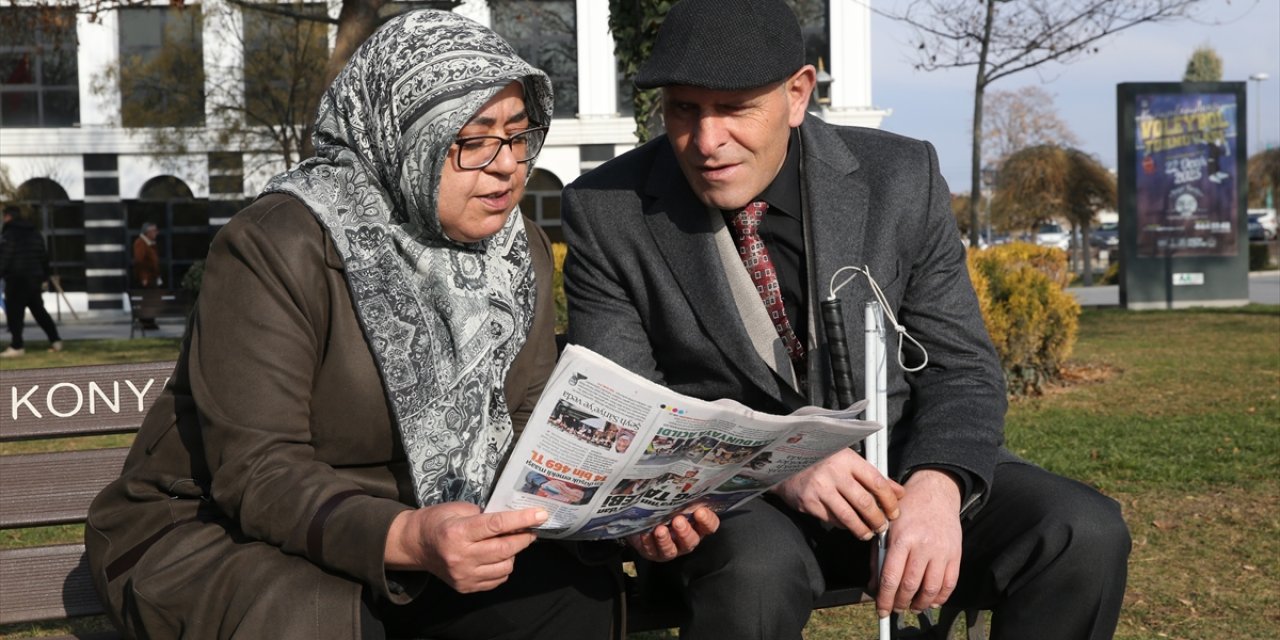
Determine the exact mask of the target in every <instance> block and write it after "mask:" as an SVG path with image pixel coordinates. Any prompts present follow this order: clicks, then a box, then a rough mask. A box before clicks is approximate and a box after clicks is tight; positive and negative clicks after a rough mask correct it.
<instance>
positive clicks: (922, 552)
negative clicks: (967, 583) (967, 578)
mask: <svg viewBox="0 0 1280 640" xmlns="http://www.w3.org/2000/svg"><path fill="white" fill-rule="evenodd" d="M906 490H907V491H906V495H905V496H904V497H903V498H902V500H901V502H899V505H900V506H901V508H902V515H901V517H899V518H897V519H895V520H894V521H893V528H892V529H890V531H889V548H888V551H887V553H886V554H885V561H884V567H883V568H882V569H881V573H880V581H879V587H878V593H877V594H876V612H877V613H878V614H879V615H880V617H882V618H883V617H885V616H888V615H889V612H890V611H891V610H892V611H899V612H901V611H905V610H907V609H910V610H911V611H913V612H920V611H924V610H925V609H928V608H930V607H933V606H940V605H942V603H944V602H946V601H947V598H949V597H951V592H952V591H953V590H955V588H956V581H958V580H959V578H960V554H961V546H960V544H961V533H960V488H959V485H957V483H956V481H955V479H954V478H952V477H951V475H950V474H948V473H946V472H944V471H938V470H934V469H923V470H920V471H917V472H915V473H914V474H912V475H911V478H910V479H909V480H907V485H906Z"/></svg>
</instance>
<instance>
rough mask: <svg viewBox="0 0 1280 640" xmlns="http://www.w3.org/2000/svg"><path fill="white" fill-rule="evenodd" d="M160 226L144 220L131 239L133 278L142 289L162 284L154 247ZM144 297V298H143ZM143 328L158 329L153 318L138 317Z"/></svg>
mask: <svg viewBox="0 0 1280 640" xmlns="http://www.w3.org/2000/svg"><path fill="white" fill-rule="evenodd" d="M159 235H160V228H159V227H157V226H156V224H155V223H154V222H144V223H143V224H142V230H141V231H140V232H139V233H138V237H136V238H134V239H133V279H134V283H135V284H136V285H137V286H138V287H140V288H142V289H159V288H160V287H162V286H164V279H163V278H161V277H160V252H159V251H158V250H157V249H156V237H158V236H159ZM144 299H145V298H144ZM138 321H139V322H140V323H141V324H142V328H143V329H159V328H160V325H158V324H156V319H155V318H142V317H140V318H138Z"/></svg>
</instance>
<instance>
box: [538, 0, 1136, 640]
mask: <svg viewBox="0 0 1280 640" xmlns="http://www.w3.org/2000/svg"><path fill="white" fill-rule="evenodd" d="M816 75H817V72H816V69H814V67H813V66H812V65H809V64H806V63H805V53H804V43H803V39H802V36H801V31H800V26H799V24H798V22H797V20H796V18H795V16H794V14H793V13H792V12H791V10H790V9H789V8H788V7H787V5H786V4H785V3H784V2H783V0H682V2H680V3H678V4H675V5H674V6H673V7H672V9H671V10H670V12H669V13H668V14H667V15H666V18H665V21H664V22H663V23H662V25H661V27H660V28H659V30H658V34H657V37H656V40H655V42H654V46H653V53H652V55H651V56H650V57H649V58H648V60H647V61H646V62H645V63H644V65H642V66H641V68H640V70H639V72H638V73H637V75H636V80H635V82H636V86H637V87H639V88H641V89H650V88H661V90H662V97H661V104H662V112H663V120H664V124H665V127H666V135H663V136H660V137H658V138H657V139H655V140H653V141H650V142H649V143H647V144H645V145H643V146H641V147H639V148H637V149H635V150H632V151H629V152H627V153H625V154H623V155H621V156H619V157H617V158H615V159H613V160H611V161H609V162H607V163H605V164H604V165H602V166H600V167H598V168H597V169H595V170H593V171H591V172H589V173H588V174H586V175H584V176H582V177H581V178H579V179H578V180H576V181H575V182H574V183H573V184H571V185H569V186H568V187H567V188H566V189H565V192H564V198H563V207H564V209H563V214H564V215H563V222H564V233H565V237H566V239H567V241H568V245H569V251H568V256H567V259H566V262H565V278H564V282H565V290H566V293H567V296H568V303H569V342H571V343H575V344H581V345H584V346H586V347H588V348H590V349H593V350H595V351H597V352H599V353H601V354H603V355H605V356H607V357H609V358H610V359H612V360H614V361H616V362H618V363H619V364H621V365H623V366H625V367H627V368H628V369H630V370H632V371H634V372H636V373H639V374H641V375H644V376H645V377H647V378H649V379H652V380H657V381H660V382H662V383H664V384H665V385H667V386H668V387H670V388H671V389H673V390H675V391H678V392H681V393H684V394H688V395H692V396H695V397H699V398H703V399H705V400H718V399H721V398H729V399H732V400H735V401H737V402H741V403H743V404H745V405H747V406H749V407H751V408H752V409H756V410H760V411H766V412H770V413H789V412H791V411H793V410H795V409H797V408H799V407H801V406H804V405H807V404H814V405H822V406H827V407H833V408H834V407H835V406H836V398H835V393H834V390H833V384H832V373H831V367H830V365H829V364H828V363H829V362H830V353H829V351H828V345H829V342H828V340H827V339H826V338H825V336H824V327H823V325H822V321H821V318H822V316H821V315H820V313H819V312H818V304H819V301H821V300H825V299H827V298H828V296H829V295H830V293H831V288H832V286H833V279H834V278H835V276H836V274H837V272H841V270H842V269H843V268H845V267H856V268H858V269H864V270H865V271H869V273H870V275H871V276H872V277H874V278H875V281H876V282H878V284H879V287H880V288H881V289H882V290H883V296H884V300H885V302H886V306H887V309H888V310H889V311H891V312H892V313H893V314H894V317H895V318H896V322H894V323H893V325H891V326H895V328H896V329H898V330H899V331H906V332H907V333H908V334H909V335H910V336H911V337H912V338H914V339H915V340H918V341H919V345H922V346H923V349H924V351H922V350H921V349H917V348H915V347H914V346H913V345H912V344H911V343H910V342H908V343H907V346H906V347H904V348H903V351H902V363H899V362H898V358H892V357H891V358H890V359H889V366H888V383H887V386H888V405H889V406H888V425H887V426H888V427H889V434H890V435H889V438H890V440H889V470H888V476H887V477H886V476H885V475H882V474H881V473H880V472H879V471H877V469H876V468H875V467H874V466H872V465H871V464H870V463H868V462H867V461H866V460H864V459H863V458H862V457H860V456H858V455H857V454H856V453H854V452H853V451H852V450H842V451H840V452H837V453H836V454H833V455H832V456H830V457H828V458H827V459H825V460H824V461H822V462H821V463H818V464H817V465H814V466H813V467H811V468H809V469H806V470H805V471H803V472H801V473H799V474H796V475H795V476H793V477H792V478H790V479H789V480H787V481H786V482H784V483H782V484H781V485H779V486H778V487H776V488H774V489H772V490H771V491H770V492H768V493H766V494H765V495H764V496H763V497H762V498H760V499H756V500H753V501H751V502H749V503H748V504H747V505H744V506H743V507H742V508H740V509H737V510H735V511H733V512H730V513H727V514H724V519H723V521H722V522H721V526H720V529H719V530H718V531H716V532H714V533H712V534H710V535H705V536H700V538H699V539H690V540H686V541H685V543H684V545H683V546H682V547H681V548H680V550H681V551H683V552H685V555H683V556H682V557H680V558H678V559H677V558H673V557H670V556H669V555H667V554H661V553H652V552H651V551H652V550H650V549H647V548H643V547H641V546H639V545H637V547H638V548H637V551H639V552H640V554H641V555H642V556H644V558H646V559H647V560H648V561H649V562H642V563H640V566H639V569H640V571H641V572H645V573H650V574H652V573H668V574H674V575H672V576H670V578H671V579H670V582H667V581H664V580H662V579H658V580H655V581H652V582H653V583H655V584H675V585H679V586H681V587H683V589H682V592H683V597H684V601H685V604H686V610H687V611H688V617H687V618H686V619H685V620H684V621H683V622H682V624H681V632H680V637H681V638H682V639H686V638H687V639H690V640H697V639H700V638H768V639H771V640H772V639H789V638H800V637H801V631H802V629H803V628H804V625H805V623H806V621H807V620H808V618H809V615H810V612H811V610H812V608H813V604H814V598H816V597H817V596H818V595H820V594H821V593H822V592H823V591H824V590H825V588H826V586H827V581H828V580H833V581H840V582H843V583H844V584H850V582H851V581H852V583H853V584H858V585H867V584H868V581H869V582H870V583H871V587H872V589H873V592H874V593H875V594H876V610H877V613H878V614H879V615H880V616H888V615H889V614H890V612H893V611H897V612H903V611H906V610H911V611H921V610H926V609H929V608H931V607H934V606H938V605H941V604H943V603H950V604H953V605H957V606H960V607H963V608H981V609H991V610H993V612H994V616H993V618H992V637H993V638H995V639H999V640H1004V639H1008V638H1019V639H1023V638H1039V639H1044V640H1050V639H1055V640H1056V639H1062V640H1067V639H1071V640H1084V639H1086V638H1088V639H1103V638H1110V637H1111V634H1112V633H1113V632H1114V630H1115V627H1116V623H1117V620H1118V617H1119V612H1120V604H1121V601H1122V599H1123V596H1124V589H1125V576H1126V563H1127V557H1128V552H1129V548H1130V539H1129V533H1128V529H1127V527H1126V525H1125V523H1124V520H1123V519H1122V517H1121V512H1120V508H1119V505H1118V504H1117V503H1116V502H1115V501H1114V500H1111V499H1110V498H1107V497H1106V496H1103V495H1102V494H1100V493H1099V492H1097V491H1096V490H1094V489H1092V488H1090V487H1088V486H1085V485H1083V484H1081V483H1079V482H1076V481H1074V480H1070V479H1067V478H1064V477H1061V476H1058V475H1055V474H1052V473H1049V472H1047V471H1045V470H1043V469H1041V468H1039V467H1037V466H1035V465H1032V464H1030V463H1028V462H1026V461H1024V460H1022V459H1020V458H1018V457H1017V456H1015V455H1014V454H1013V453H1011V452H1009V451H1008V450H1007V449H1006V448H1005V447H1004V446H1003V445H1002V443H1003V441H1004V414H1005V409H1006V403H1007V401H1006V395H1005V381H1004V376H1003V373H1002V370H1001V367H1000V363H999V360H998V358H997V356H996V353H995V350H994V348H993V347H992V344H991V340H990V338H989V337H988V334H987V330H986V328H985V326H984V324H983V319H982V316H981V314H980V312H979V308H978V301H977V298H976V295H975V293H974V290H973V286H972V284H971V283H970V281H969V277H968V272H967V269H966V264H965V251H964V248H963V246H962V245H961V242H960V234H959V232H958V231H957V229H956V225H955V219H954V217H953V216H952V214H951V208H950V193H949V190H948V188H947V185H946V182H945V181H944V180H943V178H942V176H941V175H940V173H939V171H938V158H937V155H936V153H935V151H934V149H933V147H932V146H931V145H929V144H928V143H925V142H922V141H918V140H911V139H908V138H905V137H902V136H898V135H894V134H891V133H887V132H884V131H877V130H873V129H864V128H857V127H844V126H834V125H830V124H827V123H826V122H823V121H822V120H821V119H819V118H817V117H816V116H813V115H810V114H808V113H807V109H808V107H809V104H810V99H811V96H812V92H813V90H814V86H815V84H816ZM843 273H848V271H844V272H843ZM839 299H840V300H841V301H842V303H841V304H842V305H843V316H844V327H842V330H843V331H844V333H845V335H846V336H848V337H850V338H853V337H856V338H858V339H856V340H852V341H851V345H850V346H851V349H850V352H851V354H850V355H851V356H852V359H853V361H854V362H861V361H862V349H861V344H862V340H861V337H862V335H863V303H864V302H865V301H868V300H872V299H874V296H873V291H872V289H871V287H870V284H869V279H868V278H866V277H859V278H858V279H857V280H856V281H853V282H852V283H851V284H850V285H849V286H847V287H845V288H844V289H843V290H842V291H841V292H840V295H839ZM900 339H901V338H897V337H894V338H893V342H894V344H897V343H898V340H900ZM894 351H896V350H894ZM894 351H891V353H893V352H894ZM925 352H927V356H928V357H927V360H926V359H925V357H924V356H925ZM908 367H910V368H911V369H910V370H908ZM860 373H861V370H860V368H855V378H860V377H861V376H860V375H859V374H860ZM854 388H855V389H861V388H862V383H861V381H860V380H857V381H855V384H854ZM890 523H892V524H890ZM886 530H887V531H888V532H889V536H888V539H889V546H888V555H887V557H886V559H885V564H884V567H883V568H882V569H881V570H880V571H879V573H878V574H876V575H870V572H869V571H868V570H867V569H868V567H869V566H870V564H871V563H870V561H869V560H870V558H871V553H872V549H873V548H874V544H873V543H871V542H870V541H871V540H872V538H873V536H874V534H875V533H877V532H884V531H886ZM639 542H641V543H642V542H643V541H639ZM636 543H637V541H632V544H633V545H636ZM690 545H692V546H694V547H695V548H693V549H692V550H690V549H689V548H688V547H689V546H690ZM655 560H656V562H655ZM1046 621H1051V622H1050V623H1048V624H1046Z"/></svg>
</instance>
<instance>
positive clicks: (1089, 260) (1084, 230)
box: [1080, 220, 1093, 287]
mask: <svg viewBox="0 0 1280 640" xmlns="http://www.w3.org/2000/svg"><path fill="white" fill-rule="evenodd" d="M1080 249H1081V250H1082V251H1084V256H1083V257H1084V286H1086V287H1092V286H1093V246H1092V245H1091V244H1090V243H1089V222H1088V221H1087V220H1086V221H1085V223H1084V224H1083V225H1081V226H1080Z"/></svg>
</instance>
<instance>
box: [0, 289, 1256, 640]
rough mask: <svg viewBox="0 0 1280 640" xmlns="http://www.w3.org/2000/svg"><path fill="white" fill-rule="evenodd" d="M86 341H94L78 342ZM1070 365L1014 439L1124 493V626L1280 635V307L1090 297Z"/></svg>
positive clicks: (74, 534) (830, 621)
mask: <svg viewBox="0 0 1280 640" xmlns="http://www.w3.org/2000/svg"><path fill="white" fill-rule="evenodd" d="M111 342H126V341H106V342H104V344H107V345H109V344H110V343H111ZM127 342H129V343H130V344H136V343H138V342H139V341H138V340H133V341H127ZM95 344H96V343H95ZM82 347H83V348H82ZM171 348H173V349H174V351H172V352H170V353H169V354H168V355H159V356H158V357H141V358H139V359H156V360H159V359H171V358H173V357H175V355H176V344H175V345H174V346H172V347H171ZM33 351H34V350H33ZM77 351H84V352H85V354H86V357H89V356H88V353H89V352H91V351H92V347H90V345H88V344H85V345H79V344H74V343H72V344H70V345H69V348H68V350H67V352H64V353H67V354H69V353H75V352H77ZM106 351H108V353H107V355H106V356H104V357H115V356H114V355H112V354H111V353H110V349H106ZM49 355H50V356H52V357H55V358H56V357H59V356H62V355H63V354H49ZM41 357H43V354H41ZM24 360H25V361H24V366H34V363H35V362H37V361H36V360H35V359H33V358H31V357H29V358H28V359H24ZM111 361H118V360H111ZM82 363H84V362H75V363H71V362H65V363H64V362H58V363H57V364H51V365H47V366H60V365H62V364H82ZM3 367H4V368H9V367H10V363H5V364H4V365H3ZM1069 374H1070V377H1071V378H1072V383H1071V384H1069V385H1067V386H1064V387H1061V388H1055V389H1052V390H1050V391H1049V392H1048V393H1047V394H1045V395H1044V396H1043V397H1039V398H1034V399H1029V400H1018V401H1015V402H1013V403H1012V406H1011V408H1010V411H1009V416H1008V429H1007V437H1008V443H1009V447H1010V448H1011V449H1012V450H1014V451H1016V452H1018V453H1019V454H1020V455H1022V456H1024V457H1026V458H1028V459H1030V460H1033V461H1035V462H1037V463H1039V464H1041V465H1043V466H1045V467H1046V468H1048V469H1050V470H1052V471H1055V472H1058V473H1062V474H1065V475H1069V476H1072V477H1075V478H1078V479H1080V480H1083V481H1084V482H1087V483H1089V484H1091V485H1093V486H1096V487H1098V488H1099V489H1101V490H1102V491H1104V492H1105V493H1107V494H1108V495H1111V496H1113V497H1114V498H1116V499H1117V500H1119V501H1120V503H1121V505H1122V506H1123V508H1124V513H1125V517H1126V520H1127V521H1128V523H1129V527H1130V529H1131V531H1132V533H1133V540H1134V548H1133V554H1132V556H1131V558H1130V564H1129V588H1128V592H1127V594H1126V598H1125V607H1124V610H1123V612H1122V614H1121V621H1120V629H1119V631H1118V632H1117V634H1116V637H1117V638H1118V639H1120V640H1139V639H1142V640H1145V639H1148V638H1172V639H1185V640H1193V639H1195V640H1200V639H1205V638H1210V639H1217V638H1222V639H1228V638H1229V639H1231V640H1271V639H1274V638H1276V637H1280V509H1277V507H1278V506H1280V307H1275V306H1267V307H1260V306H1250V307H1246V308H1243V309H1233V310H1197V311H1151V312H1128V311H1121V310H1098V311H1093V310H1091V311H1086V312H1085V313H1084V314H1083V315H1082V316H1081V322H1080V340H1079V342H1078V343H1077V345H1076V349H1075V354H1074V356H1073V357H1072V364H1071V367H1070V368H1069ZM78 535H79V532H78V531H77V530H74V528H72V529H71V530H65V531H51V532H44V533H42V534H41V537H45V538H48V537H51V536H52V537H56V536H66V537H68V538H71V539H75V538H78ZM9 544H13V542H12V541H10V542H9ZM874 618H875V614H874V611H873V610H872V608H871V607H867V606H852V607H843V608H839V609H828V610H823V611H818V612H815V614H814V616H813V618H812V620H811V621H810V623H809V627H808V629H807V630H806V637H807V638H809V639H811V640H816V639H827V638H831V639H835V638H841V639H846V638H867V639H870V638H875V637H877V636H876V626H875V619H874ZM1046 624H1052V621H1051V620H1049V621H1046ZM15 631H16V630H14V629H6V628H0V636H4V637H21V636H19V635H12V634H14V633H15ZM6 633H7V634H10V635H6ZM23 633H25V632H23ZM673 635H674V634H673V633H666V634H664V633H650V634H637V635H636V636H633V638H642V639H648V640H654V639H657V638H663V637H670V636H673Z"/></svg>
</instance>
